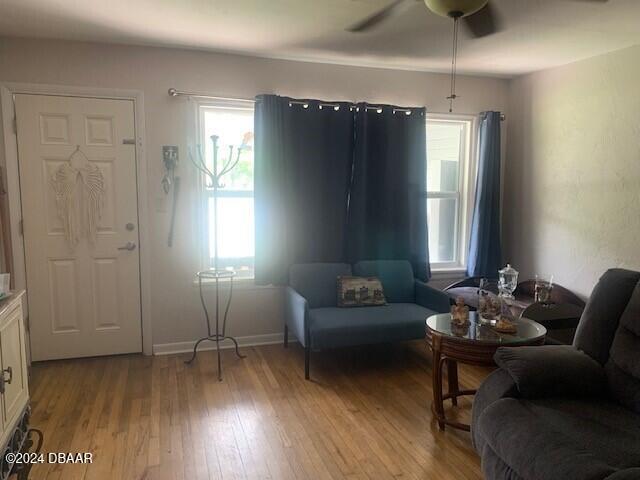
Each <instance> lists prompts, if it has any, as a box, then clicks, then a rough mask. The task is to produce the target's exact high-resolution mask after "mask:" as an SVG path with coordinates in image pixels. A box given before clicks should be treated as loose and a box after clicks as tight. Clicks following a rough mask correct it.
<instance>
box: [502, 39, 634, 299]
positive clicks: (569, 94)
mask: <svg viewBox="0 0 640 480" xmlns="http://www.w3.org/2000/svg"><path fill="white" fill-rule="evenodd" d="M638 79H640V46H638V47H632V48H629V49H625V50H621V51H618V52H614V53H610V54H607V55H603V56H599V57H595V58H591V59H588V60H584V61H581V62H578V63H574V64H571V65H568V66H565V67H561V68H556V69H552V70H547V71H543V72H539V73H535V74H531V75H527V76H524V77H521V78H518V79H516V80H513V81H512V83H511V85H510V93H509V116H510V128H509V137H508V141H507V145H508V147H507V162H506V163H507V170H506V185H505V205H506V206H507V208H506V209H505V215H504V218H505V224H504V230H505V237H506V242H505V245H506V247H507V248H506V254H507V259H508V260H509V261H510V262H511V263H512V264H514V266H515V267H516V268H518V269H519V270H520V271H521V272H522V275H524V277H530V276H531V275H533V274H534V273H536V272H545V273H550V274H553V275H554V276H555V278H556V279H557V281H558V282H559V283H561V284H562V285H564V286H566V287H568V288H570V289H573V290H575V291H576V292H578V293H579V294H581V295H583V296H588V295H589V293H590V291H591V289H592V287H593V285H594V284H595V282H596V281H597V279H598V278H599V276H600V275H601V274H602V273H603V272H604V271H605V270H606V269H607V268H611V267H625V268H631V269H640V247H639V246H638V245H639V243H638V238H639V237H640V94H639V92H640V89H639V88H640V87H639V84H638ZM524 277H523V278H524Z"/></svg>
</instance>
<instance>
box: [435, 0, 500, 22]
mask: <svg viewBox="0 0 640 480" xmlns="http://www.w3.org/2000/svg"><path fill="white" fill-rule="evenodd" d="M424 3H425V4H426V5H427V8H428V9H429V10H431V11H432V12H433V13H436V14H438V15H441V16H443V17H449V18H459V17H466V16H468V15H471V14H474V13H476V12H477V11H479V10H481V9H482V8H484V7H485V6H486V5H487V3H489V0H424Z"/></svg>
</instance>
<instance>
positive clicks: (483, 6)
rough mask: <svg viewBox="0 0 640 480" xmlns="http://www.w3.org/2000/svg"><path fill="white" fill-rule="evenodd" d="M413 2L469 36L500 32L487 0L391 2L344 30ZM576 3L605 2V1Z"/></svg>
mask: <svg viewBox="0 0 640 480" xmlns="http://www.w3.org/2000/svg"><path fill="white" fill-rule="evenodd" d="M416 1H417V2H420V3H421V2H424V3H425V4H426V6H427V8H428V9H429V10H431V11H432V12H433V13H435V14H437V15H440V16H442V17H448V18H451V19H454V20H455V19H462V22H463V23H464V24H465V26H466V27H467V30H468V31H469V33H470V34H471V36H473V37H476V38H479V37H485V36H487V35H491V34H493V33H496V32H498V31H499V30H500V29H501V20H500V16H499V15H498V13H497V12H496V10H495V8H494V7H493V6H492V2H490V1H489V0H393V1H392V2H391V3H390V4H389V5H387V6H386V7H383V8H382V9H380V10H378V11H377V12H374V13H373V14H371V15H369V16H367V17H366V18H364V19H362V20H360V21H358V22H356V23H354V24H352V25H350V26H349V27H347V31H349V32H366V31H367V30H370V29H372V28H373V27H375V26H377V25H378V24H380V23H381V22H383V21H384V20H386V19H387V18H390V17H392V16H394V15H396V14H398V13H400V12H401V11H402V10H403V9H404V7H406V6H407V4H408V3H410V2H411V3H413V2H416ZM493 1H495V0H493ZM577 1H581V2H591V3H596V2H597V3H605V2H607V1H608V0H577Z"/></svg>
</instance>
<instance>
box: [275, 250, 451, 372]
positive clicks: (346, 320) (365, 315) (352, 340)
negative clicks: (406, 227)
mask: <svg viewBox="0 0 640 480" xmlns="http://www.w3.org/2000/svg"><path fill="white" fill-rule="evenodd" d="M340 275H356V276H360V277H378V278H379V279H380V281H381V282H382V287H383V289H384V294H385V297H386V299H387V305H384V306H375V307H338V306H337V285H336V279H337V277H338V276H340ZM449 309H450V300H449V296H448V295H447V294H445V293H443V292H441V291H440V290H436V289H435V288H432V287H430V286H428V285H427V284H426V283H424V282H421V281H419V280H417V279H415V278H414V276H413V269H412V267H411V264H410V263H409V262H407V261H396V260H377V261H375V260H371V261H362V262H358V263H356V264H355V265H354V266H353V269H352V267H351V265H349V264H347V263H308V264H298V265H293V266H292V267H291V268H290V270H289V286H288V287H287V288H286V291H285V310H286V312H285V330H284V344H285V347H286V346H287V345H288V336H289V330H291V331H292V332H293V334H294V335H295V337H296V338H297V339H298V341H299V342H300V343H301V344H302V346H303V347H304V350H305V362H304V363H305V365H304V373H305V378H307V379H308V378H309V361H310V356H311V350H324V349H330V348H339V347H350V346H355V345H366V344H374V343H388V342H400V341H406V340H415V339H420V338H424V336H425V320H426V318H427V317H428V316H430V315H433V314H434V313H441V312H448V311H449Z"/></svg>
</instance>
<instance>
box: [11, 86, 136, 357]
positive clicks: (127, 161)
mask: <svg viewBox="0 0 640 480" xmlns="http://www.w3.org/2000/svg"><path fill="white" fill-rule="evenodd" d="M15 108H16V126H17V131H18V161H19V166H20V191H21V199H22V217H23V231H24V244H25V257H26V258H25V260H26V273H27V295H28V301H29V325H30V339H31V356H32V359H33V360H34V361H38V360H50V359H58V358H74V357H87V356H95V355H110V354H117V353H130V352H140V351H141V350H142V332H141V313H140V263H139V254H138V246H139V237H138V203H137V201H138V200H137V187H136V156H135V153H136V147H135V142H134V139H135V138H136V135H135V121H134V105H133V102H132V101H130V100H111V99H96V98H81V97H62V96H51V95H22V94H20V95H16V96H15ZM95 167H97V168H95ZM54 177H55V179H56V180H54ZM96 185H97V187H96ZM56 191H57V192H58V195H56ZM61 200H62V201H61ZM91 218H95V220H96V221H95V222H94V223H93V227H92V226H91V224H92V222H91ZM69 226H70V227H69ZM74 238H75V239H76V240H74Z"/></svg>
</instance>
